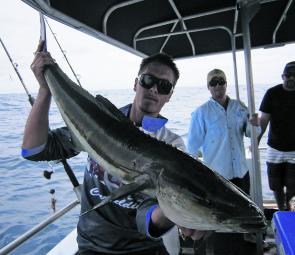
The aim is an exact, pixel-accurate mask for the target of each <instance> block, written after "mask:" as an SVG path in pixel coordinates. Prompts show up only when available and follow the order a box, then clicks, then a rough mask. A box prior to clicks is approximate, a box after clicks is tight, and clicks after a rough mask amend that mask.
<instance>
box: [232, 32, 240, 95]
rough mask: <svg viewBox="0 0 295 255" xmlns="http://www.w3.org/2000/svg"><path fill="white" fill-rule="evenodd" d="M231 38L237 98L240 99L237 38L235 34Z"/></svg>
mask: <svg viewBox="0 0 295 255" xmlns="http://www.w3.org/2000/svg"><path fill="white" fill-rule="evenodd" d="M231 40H232V56H233V65H234V76H235V88H236V99H237V100H239V101H240V93H239V81H238V71H237V56H236V38H235V36H234V35H232V36H231Z"/></svg>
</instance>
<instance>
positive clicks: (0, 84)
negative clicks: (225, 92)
mask: <svg viewBox="0 0 295 255" xmlns="http://www.w3.org/2000/svg"><path fill="white" fill-rule="evenodd" d="M48 21H49V23H50V25H51V27H52V29H53V30H54V32H55V34H56V36H57V38H58V40H59V43H60V44H61V46H62V48H63V49H64V50H65V51H66V54H67V57H68V59H69V61H70V63H71V65H72V66H73V68H74V70H75V72H76V73H77V74H79V76H80V79H81V83H82V86H83V87H84V88H85V89H87V90H89V91H93V90H98V89H117V88H131V89H132V87H133V83H134V79H135V77H136V74H137V71H138V66H139V64H140V60H141V59H140V58H139V57H137V56H135V55H133V54H131V53H128V52H125V51H123V50H121V49H118V48H116V47H114V46H111V45H108V44H106V43H104V42H101V41H99V40H97V39H95V38H92V37H90V36H88V35H86V34H83V33H81V32H78V31H75V30H74V29H72V28H69V27H66V26H64V25H62V24H59V23H57V22H55V21H52V20H49V19H48ZM39 31H40V27H39V15H38V13H37V12H36V11H35V10H34V9H32V8H31V7H29V6H27V5H26V4H24V3H23V2H22V1H20V0H9V1H5V4H2V8H1V10H0V36H1V39H2V40H3V42H4V43H5V44H6V47H7V49H8V51H9V52H10V55H11V57H12V58H13V60H14V62H16V63H17V64H18V69H19V72H20V74H21V75H22V77H23V79H24V81H25V84H26V86H27V88H28V90H29V91H30V92H31V93H34V92H36V91H37V90H38V84H37V83H36V81H35V79H34V76H33V74H32V72H31V71H30V64H31V62H32V60H33V52H34V50H35V49H36V46H37V43H38V40H39ZM47 33H48V35H47V37H48V50H49V51H50V52H51V54H52V55H53V57H54V58H55V59H56V60H57V62H58V63H59V65H60V66H61V67H62V69H63V70H64V71H65V72H66V73H67V74H68V75H69V76H70V77H72V78H73V76H72V74H71V72H70V69H69V67H68V66H67V64H66V62H65V60H64V59H63V56H62V53H61V52H60V50H59V48H58V46H57V44H56V42H55V41H54V39H53V37H52V35H51V34H50V31H49V29H47ZM294 60H295V44H291V45H287V46H285V47H280V48H274V49H268V50H263V49H262V50H253V51H252V64H253V80H254V85H255V84H270V86H272V85H275V84H277V83H280V82H281V73H282V70H283V68H284V65H285V63H287V62H289V61H294ZM176 63H177V65H178V67H179V69H180V80H179V82H178V86H183V87H192V86H198V87H200V86H206V75H207V73H208V71H210V70H211V69H213V68H220V69H223V70H224V71H225V73H226V74H227V77H228V81H229V84H231V85H233V81H234V76H233V64H232V55H231V54H219V55H215V56H209V57H198V58H192V59H187V60H181V61H177V62H176ZM237 63H238V76H239V81H240V83H241V84H243V83H245V76H244V73H245V71H244V66H245V64H244V59H243V52H238V53H237ZM14 92H17V93H23V92H24V89H23V87H22V86H21V83H20V81H19V80H18V78H17V76H16V74H15V72H14V70H13V67H12V66H11V64H10V62H9V60H8V58H7V56H6V54H5V52H4V50H3V49H2V47H1V49H0V93H14Z"/></svg>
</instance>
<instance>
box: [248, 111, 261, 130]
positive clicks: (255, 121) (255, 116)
mask: <svg viewBox="0 0 295 255" xmlns="http://www.w3.org/2000/svg"><path fill="white" fill-rule="evenodd" d="M249 122H250V123H251V125H253V126H256V127H258V126H260V118H259V117H258V114H257V113H254V114H253V115H252V117H250V118H249Z"/></svg>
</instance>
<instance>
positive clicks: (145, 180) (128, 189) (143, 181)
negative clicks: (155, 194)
mask: <svg viewBox="0 0 295 255" xmlns="http://www.w3.org/2000/svg"><path fill="white" fill-rule="evenodd" d="M150 186H151V182H150V178H149V176H148V175H141V176H139V177H137V178H136V179H135V180H134V182H131V183H128V184H125V185H123V186H121V187H120V188H118V189H117V190H115V191H114V192H112V193H111V195H110V196H108V197H106V198H105V199H104V200H102V201H101V202H99V203H98V204H96V205H94V206H93V207H92V208H91V209H89V210H87V211H85V212H83V213H81V214H80V216H83V215H85V214H87V213H89V212H91V211H93V210H95V209H97V208H99V207H102V206H104V205H106V204H108V203H111V202H113V201H114V200H116V199H119V198H122V197H125V196H127V195H130V194H132V193H135V192H139V191H141V190H144V189H147V188H149V187H150Z"/></svg>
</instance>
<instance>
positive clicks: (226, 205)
mask: <svg viewBox="0 0 295 255" xmlns="http://www.w3.org/2000/svg"><path fill="white" fill-rule="evenodd" d="M45 78H46V80H47V82H48V85H49V87H50V90H51V93H52V95H53V98H54V100H55V102H56V104H57V106H58V108H59V110H60V112H61V115H62V117H63V119H64V121H65V123H66V124H67V126H68V128H69V130H70V132H71V134H72V136H73V139H74V142H75V143H76V144H77V145H78V146H80V147H81V149H82V150H84V151H86V152H88V153H89V155H90V156H91V157H93V158H94V159H95V160H97V161H98V162H99V163H100V164H101V165H102V167H104V168H105V169H107V170H108V172H109V173H110V174H112V175H115V176H118V177H120V178H121V179H122V181H123V183H125V185H123V186H122V187H121V188H119V189H118V190H117V191H116V192H115V193H113V194H112V195H111V196H110V197H108V198H107V199H106V200H105V201H102V203H100V204H99V205H97V206H96V207H99V206H102V205H104V204H106V203H108V202H111V201H113V200H115V199H118V198H119V197H122V196H126V195H127V194H130V193H132V192H138V191H142V190H145V191H150V194H153V195H154V196H155V197H156V198H157V200H158V202H159V205H160V207H161V208H162V210H163V211H164V213H165V215H166V216H167V217H168V218H169V219H170V220H171V221H172V222H174V223H176V224H177V225H179V226H182V227H187V228H191V229H199V230H215V231H218V232H252V231H259V230H263V229H265V227H266V223H265V217H264V214H263V213H262V211H261V210H260V209H259V207H258V206H257V205H256V204H255V203H254V202H253V201H251V200H250V199H249V198H248V196H247V195H246V194H244V193H243V192H242V191H241V190H239V189H238V188H237V187H236V186H234V185H233V184H232V183H231V182H229V181H227V180H226V179H224V178H223V177H222V176H220V175H219V174H217V173H215V172H214V171H212V170H211V169H209V168H208V167H206V166H205V165H204V164H203V163H202V162H200V161H198V160H195V159H194V158H192V157H191V156H189V155H188V154H186V153H184V152H182V151H180V150H178V149H176V148H174V147H172V146H171V145H168V144H166V143H164V142H161V141H158V140H156V139H154V138H152V137H150V136H149V135H146V134H144V133H143V132H142V131H140V130H139V129H138V128H137V127H135V126H134V125H133V123H132V122H131V121H130V120H129V119H128V118H126V117H125V116H124V115H123V114H122V113H121V112H120V111H119V110H118V109H117V108H116V107H115V106H114V105H113V104H112V103H111V102H109V101H108V100H107V99H106V98H104V97H102V96H98V97H97V98H95V97H93V96H92V95H91V94H89V93H88V92H87V91H85V90H84V89H82V88H81V87H79V86H77V85H76V84H75V83H74V82H72V81H71V80H70V79H69V78H68V77H67V76H66V75H65V74H64V73H63V72H62V70H61V69H60V68H59V67H58V66H57V65H56V66H48V68H47V69H46V70H45ZM96 207H95V208H96ZM92 209H93V208H92Z"/></svg>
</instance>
